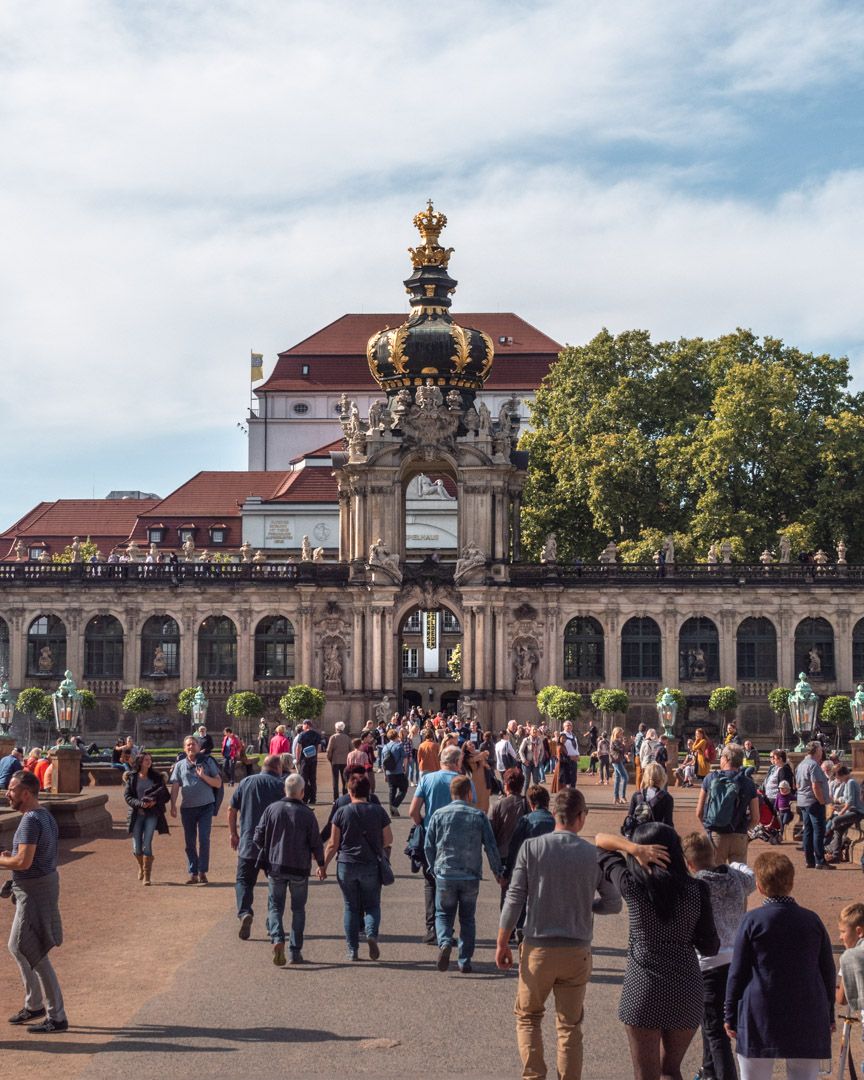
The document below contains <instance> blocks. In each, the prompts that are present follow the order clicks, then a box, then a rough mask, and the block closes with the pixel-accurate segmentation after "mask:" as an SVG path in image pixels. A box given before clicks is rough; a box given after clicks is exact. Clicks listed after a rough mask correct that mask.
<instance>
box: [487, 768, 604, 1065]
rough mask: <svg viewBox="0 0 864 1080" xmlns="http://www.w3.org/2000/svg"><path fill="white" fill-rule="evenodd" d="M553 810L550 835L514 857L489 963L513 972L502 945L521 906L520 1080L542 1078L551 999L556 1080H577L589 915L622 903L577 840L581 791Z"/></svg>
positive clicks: (592, 851)
mask: <svg viewBox="0 0 864 1080" xmlns="http://www.w3.org/2000/svg"><path fill="white" fill-rule="evenodd" d="M552 809H553V812H554V814H555V831H554V832H551V833H547V834H546V835H545V836H536V837H534V838H533V839H530V840H526V841H525V843H524V844H523V845H522V847H521V848H520V850H519V854H518V856H517V858H516V865H515V867H514V868H513V878H512V881H511V884H510V888H509V889H508V890H507V899H506V900H505V901H504V907H503V908H502V910H501V921H500V923H499V930H498V949H497V952H496V954H495V963H496V964H497V965H498V967H499V968H500V969H501V970H502V971H507V970H509V969H510V968H512V967H513V954H512V952H511V951H510V946H509V945H508V942H509V940H510V934H511V933H512V932H513V930H514V928H515V926H516V921H517V919H518V918H519V913H520V912H521V910H522V905H523V904H527V912H526V916H525V931H524V932H525V937H524V940H523V942H522V945H521V946H520V949H519V988H518V990H517V993H516V1010H515V1011H516V1038H517V1041H518V1043H519V1056H520V1057H521V1058H522V1076H523V1077H533V1076H545V1075H546V1062H545V1060H544V1057H543V1036H542V1033H541V1021H542V1018H543V1012H544V1005H545V1002H546V999H547V998H548V996H549V994H550V992H552V993H554V995H555V1012H556V1016H557V1026H558V1075H559V1076H560V1077H562V1080H579V1078H580V1077H581V1075H582V1016H583V1003H584V1001H585V990H586V987H587V985H588V980H589V979H590V977H591V939H592V938H593V936H594V916H595V915H615V914H616V913H617V912H619V911H620V910H621V896H620V894H619V892H618V890H617V889H616V888H615V887H614V886H613V885H611V884H610V883H609V882H608V881H607V880H606V878H605V877H604V875H603V874H602V873H601V871H600V866H599V863H598V861H597V849H596V848H595V847H594V845H593V844H589V843H588V842H587V841H586V840H582V839H580V837H579V836H578V835H577V834H578V833H579V832H581V830H582V828H583V826H584V825H585V816H586V814H587V809H586V807H585V798H584V796H583V795H582V792H581V791H578V790H577V789H576V788H565V789H564V790H563V791H559V792H558V793H557V794H556V796H555V798H554V800H553V804H552ZM595 894H597V895H596V896H595Z"/></svg>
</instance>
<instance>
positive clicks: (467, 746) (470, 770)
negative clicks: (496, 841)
mask: <svg viewBox="0 0 864 1080" xmlns="http://www.w3.org/2000/svg"><path fill="white" fill-rule="evenodd" d="M459 771H460V772H462V773H464V774H465V775H466V776H467V777H468V779H469V780H471V781H472V783H473V784H474V792H475V802H474V805H475V806H476V807H477V809H478V810H482V811H483V813H484V814H488V813H489V794H490V791H491V788H492V783H491V781H490V780H488V779H487V773H489V753H488V751H486V750H484V751H482V753H481V751H479V750H478V749H477V747H476V746H475V745H474V743H473V742H471V740H470V739H466V740H465V742H464V743H463V744H462V766H461V768H460V770H459ZM490 775H491V774H490Z"/></svg>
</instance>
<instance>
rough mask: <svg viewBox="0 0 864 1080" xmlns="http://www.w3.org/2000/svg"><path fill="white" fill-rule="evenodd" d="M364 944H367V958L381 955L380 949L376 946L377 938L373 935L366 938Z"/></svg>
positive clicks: (375, 958) (375, 957)
mask: <svg viewBox="0 0 864 1080" xmlns="http://www.w3.org/2000/svg"><path fill="white" fill-rule="evenodd" d="M366 944H367V945H368V946H369V959H370V960H377V959H378V957H379V956H380V955H381V950H380V949H379V948H378V939H377V938H374V937H370V938H366Z"/></svg>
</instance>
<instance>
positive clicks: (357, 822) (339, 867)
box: [318, 775, 393, 960]
mask: <svg viewBox="0 0 864 1080" xmlns="http://www.w3.org/2000/svg"><path fill="white" fill-rule="evenodd" d="M348 794H349V795H350V797H351V802H350V803H349V804H348V805H347V806H343V807H341V808H340V809H339V810H337V811H336V813H335V814H334V815H333V820H332V822H331V825H330V839H329V841H328V842H327V849H326V851H325V852H324V865H323V866H322V867H319V869H318V878H319V880H320V881H324V879H325V878H326V876H327V873H326V871H327V867H328V866H329V865H330V863H331V861H332V859H333V857H334V856H335V855H337V853H338V858H337V861H336V880H337V881H338V882H339V888H340V889H341V890H342V896H343V898H344V900H345V939H346V941H347V942H348V959H349V960H359V959H360V956H359V949H360V923H361V920H363V919H364V917H365V929H366V943H367V944H368V946H369V959H370V960H377V959H378V957H379V956H380V955H381V950H380V949H379V948H378V928H379V926H380V925H381V856H382V855H383V854H384V853H385V852H389V850H390V848H391V846H392V844H393V831H392V829H391V828H390V818H389V817H388V816H387V812H386V811H385V809H384V807H383V806H380V805H376V804H375V803H370V802H369V801H368V799H369V779H368V777H366V776H356V775H355V776H351V777H349V779H348Z"/></svg>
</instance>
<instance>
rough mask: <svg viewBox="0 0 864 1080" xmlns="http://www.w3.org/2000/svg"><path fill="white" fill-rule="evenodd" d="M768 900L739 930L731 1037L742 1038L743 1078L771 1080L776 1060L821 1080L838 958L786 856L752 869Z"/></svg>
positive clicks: (766, 858)
mask: <svg viewBox="0 0 864 1080" xmlns="http://www.w3.org/2000/svg"><path fill="white" fill-rule="evenodd" d="M753 870H754V872H755V874H756V884H757V887H758V889H759V892H760V893H762V895H763V896H764V897H765V899H764V900H763V902H762V907H761V908H757V909H756V910H755V911H748V912H747V914H746V915H745V916H744V918H743V919H742V920H741V924H740V926H739V927H738V936H737V937H736V939H735V950H734V953H733V955H732V963H731V965H730V968H729V981H728V983H727V988H726V1008H725V1016H726V1031H727V1032H728V1033H729V1035H730V1037H732V1038H735V1039H737V1046H736V1050H737V1053H738V1063H739V1066H740V1069H741V1080H763V1078H765V1080H767V1078H770V1076H771V1075H772V1071H773V1061H774V1059H775V1058H786V1069H787V1073H786V1075H787V1076H788V1077H794V1078H795V1080H811V1078H812V1080H816V1076H817V1073H818V1069H819V1059H820V1058H830V1056H831V1033H832V1032H833V1031H834V1027H835V1025H834V980H835V971H834V957H833V954H832V950H831V941H830V939H829V937H828V933H827V931H826V930H825V927H824V925H823V924H822V920H821V919H820V918H819V916H818V915H817V914H816V913H815V912H814V911H809V910H808V909H807V908H802V907H799V906H798V905H797V904H796V903H795V901H794V900H793V899H792V897H791V896H790V895H789V894H790V893H791V892H792V885H793V883H794V880H795V870H794V867H793V866H792V863H791V862H790V860H789V858H788V857H787V856H786V855H781V854H780V853H779V852H774V851H766V852H763V853H762V854H761V855H760V856H759V857H758V858H757V859H756V862H755V863H754V864H753Z"/></svg>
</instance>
